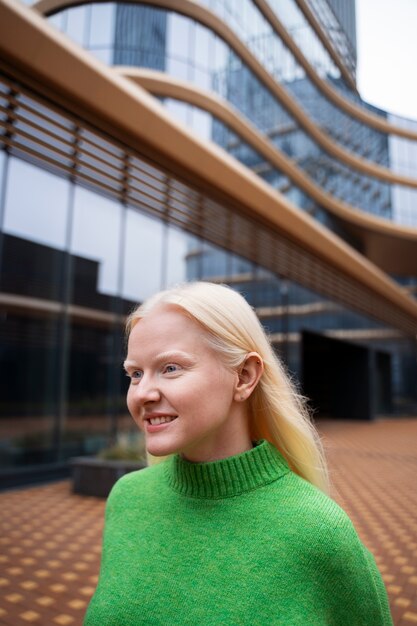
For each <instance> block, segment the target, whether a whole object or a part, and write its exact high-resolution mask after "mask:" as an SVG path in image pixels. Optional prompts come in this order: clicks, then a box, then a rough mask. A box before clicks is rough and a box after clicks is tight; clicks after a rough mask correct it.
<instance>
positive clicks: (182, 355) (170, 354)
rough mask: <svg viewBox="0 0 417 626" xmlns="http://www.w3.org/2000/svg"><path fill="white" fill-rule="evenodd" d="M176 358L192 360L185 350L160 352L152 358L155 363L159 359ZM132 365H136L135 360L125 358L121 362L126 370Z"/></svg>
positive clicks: (168, 359)
mask: <svg viewBox="0 0 417 626" xmlns="http://www.w3.org/2000/svg"><path fill="white" fill-rule="evenodd" d="M177 358H180V359H185V360H186V361H193V357H192V356H191V355H190V354H188V353H187V352H183V351H182V350H169V351H167V352H161V353H160V354H157V355H156V356H155V357H154V358H153V359H152V360H153V361H154V362H156V363H159V362H161V361H170V360H173V359H177ZM132 367H138V364H137V362H136V361H130V360H129V359H126V361H124V363H123V368H124V369H125V370H127V369H129V368H132Z"/></svg>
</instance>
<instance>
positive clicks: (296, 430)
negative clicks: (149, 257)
mask: <svg viewBox="0 0 417 626" xmlns="http://www.w3.org/2000/svg"><path fill="white" fill-rule="evenodd" d="M163 304H166V305H173V306H175V307H179V308H180V309H182V311H183V312H184V313H185V314H186V315H188V316H190V317H191V318H192V319H194V320H195V321H197V323H199V324H200V325H201V326H202V327H203V328H204V329H205V331H206V336H207V339H208V341H209V343H210V345H211V346H212V347H213V348H214V349H215V350H216V351H217V352H218V353H219V355H220V357H221V358H222V360H223V362H224V363H225V365H227V366H229V367H230V368H232V369H234V370H236V369H237V368H239V366H240V365H242V363H243V362H244V360H245V358H246V355H247V354H248V353H249V352H257V353H258V354H259V355H260V357H261V358H262V360H263V363H264V372H263V374H262V376H261V378H260V380H259V382H258V385H257V387H256V388H255V390H254V392H253V393H252V394H251V396H250V397H249V399H248V403H249V414H250V434H251V438H252V440H253V441H255V440H258V439H266V440H267V441H269V442H270V443H271V444H273V445H274V446H275V447H276V448H277V449H278V450H279V451H280V452H281V454H282V455H283V456H284V457H285V458H286V460H287V461H288V464H289V466H290V467H291V469H292V470H293V471H294V472H296V473H297V474H298V475H299V476H301V477H302V478H305V479H306V480H308V481H309V482H310V483H312V484H313V485H316V486H317V487H319V488H320V489H322V490H323V491H325V492H327V491H328V489H329V484H328V474H327V468H326V462H325V458H324V452H323V448H322V445H321V442H320V439H319V436H318V433H317V431H316V429H315V428H314V426H313V424H312V423H311V421H310V417H309V414H308V411H307V409H306V406H305V402H304V399H303V398H302V397H301V396H300V395H299V394H298V393H297V391H296V389H295V387H294V385H293V384H292V382H291V381H290V379H289V377H288V376H287V374H286V372H285V370H284V368H283V366H282V364H281V362H280V361H279V359H278V358H277V356H276V354H275V352H274V350H273V348H272V345H271V344H270V342H269V340H268V338H267V336H266V334H265V331H264V329H263V328H262V326H261V323H260V322H259V320H258V318H257V316H256V314H255V312H254V310H253V309H252V307H251V306H250V305H249V304H248V303H247V302H246V300H245V299H244V298H243V297H242V296H241V295H240V294H239V293H237V292H236V291H234V290H233V289H231V288H230V287H227V286H225V285H217V284H213V283H207V282H192V283H185V284H183V285H179V286H177V287H174V288H172V289H168V290H166V291H161V292H159V293H157V294H155V295H153V296H151V297H150V298H149V299H148V300H146V301H145V302H144V303H143V304H141V305H140V306H138V307H137V309H136V310H135V311H133V313H132V314H131V315H130V316H129V318H128V320H127V324H126V331H127V334H129V333H130V331H131V330H132V328H133V327H134V326H135V324H136V323H137V322H138V321H139V320H140V319H142V318H143V317H146V316H147V315H148V314H149V313H150V312H151V311H152V310H153V309H154V308H155V307H156V306H158V305H163Z"/></svg>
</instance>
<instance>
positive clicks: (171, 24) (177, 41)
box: [167, 13, 190, 59]
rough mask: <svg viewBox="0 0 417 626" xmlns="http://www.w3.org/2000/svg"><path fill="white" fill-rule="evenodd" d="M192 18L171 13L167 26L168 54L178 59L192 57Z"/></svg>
mask: <svg viewBox="0 0 417 626" xmlns="http://www.w3.org/2000/svg"><path fill="white" fill-rule="evenodd" d="M189 40H190V20H189V19H188V18H186V17H183V16H182V15H177V14H176V13H170V14H169V19H168V28H167V56H168V57H169V58H170V57H173V58H176V59H189V58H190V53H189V52H190V48H189V43H190V42H189Z"/></svg>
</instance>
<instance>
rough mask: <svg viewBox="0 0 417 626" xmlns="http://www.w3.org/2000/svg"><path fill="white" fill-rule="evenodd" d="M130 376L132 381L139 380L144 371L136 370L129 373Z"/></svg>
mask: <svg viewBox="0 0 417 626" xmlns="http://www.w3.org/2000/svg"><path fill="white" fill-rule="evenodd" d="M128 376H129V378H130V379H131V380H132V381H138V380H140V379H141V378H142V376H143V372H142V371H141V370H135V371H134V372H132V373H131V374H128Z"/></svg>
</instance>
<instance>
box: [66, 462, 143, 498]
mask: <svg viewBox="0 0 417 626" xmlns="http://www.w3.org/2000/svg"><path fill="white" fill-rule="evenodd" d="M71 465H72V478H73V492H74V493H79V494H81V495H84V496H96V497H98V498H107V496H108V495H109V493H110V490H111V488H112V487H113V485H114V483H115V482H116V481H117V480H118V479H119V478H120V477H121V476H123V475H124V474H128V473H129V472H134V471H135V470H139V469H143V468H144V467H146V465H145V463H143V462H141V461H110V460H106V459H98V458H95V457H77V458H75V459H72V461H71Z"/></svg>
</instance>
